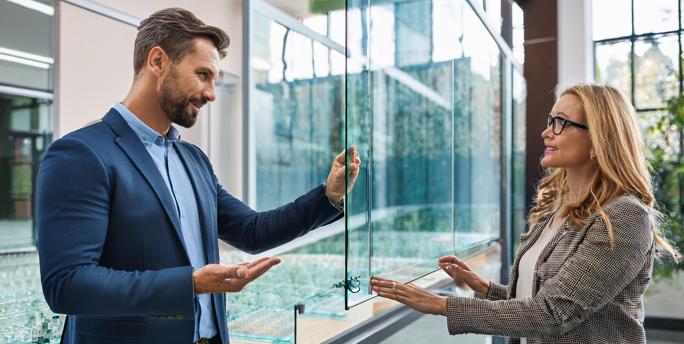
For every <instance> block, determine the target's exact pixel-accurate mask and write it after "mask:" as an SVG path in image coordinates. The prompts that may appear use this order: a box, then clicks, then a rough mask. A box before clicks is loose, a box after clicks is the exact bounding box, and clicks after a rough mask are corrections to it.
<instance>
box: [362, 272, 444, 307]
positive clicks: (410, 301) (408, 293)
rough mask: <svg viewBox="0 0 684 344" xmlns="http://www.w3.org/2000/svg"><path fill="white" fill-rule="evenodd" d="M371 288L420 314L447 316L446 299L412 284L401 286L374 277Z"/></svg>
mask: <svg viewBox="0 0 684 344" xmlns="http://www.w3.org/2000/svg"><path fill="white" fill-rule="evenodd" d="M393 286H394V288H393ZM371 287H372V288H373V291H374V292H376V293H378V295H379V296H382V297H384V298H387V299H391V300H395V301H399V302H401V303H403V304H405V305H407V306H409V307H411V308H413V309H415V310H417V311H418V312H421V313H425V314H433V315H444V316H446V301H447V298H446V297H442V296H439V295H435V294H433V293H431V292H429V291H427V290H425V289H423V288H421V287H418V286H415V285H413V284H411V283H409V284H401V283H399V282H395V281H392V280H388V279H384V278H380V277H373V278H371Z"/></svg>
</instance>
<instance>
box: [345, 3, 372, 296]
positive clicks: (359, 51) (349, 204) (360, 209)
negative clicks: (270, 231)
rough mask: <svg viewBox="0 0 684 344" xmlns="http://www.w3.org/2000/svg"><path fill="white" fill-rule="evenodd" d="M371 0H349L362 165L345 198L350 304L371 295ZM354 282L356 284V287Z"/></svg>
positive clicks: (356, 137)
mask: <svg viewBox="0 0 684 344" xmlns="http://www.w3.org/2000/svg"><path fill="white" fill-rule="evenodd" d="M368 16H369V10H368V1H367V0H366V1H362V0H349V1H347V23H346V28H347V53H348V57H347V59H346V66H347V72H346V104H348V105H347V108H346V112H345V115H346V122H345V124H346V132H345V138H346V146H351V145H352V144H353V145H356V149H357V151H358V152H359V155H360V158H361V161H362V164H361V166H360V167H361V169H360V171H359V176H358V178H357V180H356V183H355V184H354V190H353V192H350V193H348V195H347V197H346V201H345V212H346V213H345V220H346V235H347V238H346V247H345V249H346V251H345V254H346V269H345V271H346V276H345V281H347V283H348V284H349V288H347V292H346V293H345V295H346V303H345V305H346V307H351V306H354V305H356V304H358V303H359V302H361V301H363V300H365V299H367V298H368V295H370V277H371V271H370V268H371V267H370V257H369V255H370V251H371V242H370V239H371V237H370V234H371V232H370V215H371V213H370V199H369V194H370V192H369V190H370V188H371V185H370V171H371V169H370V164H371V152H370V149H371V146H370V135H371V123H370V115H369V114H370V111H369V82H370V79H369V77H370V73H369V71H368V68H367V62H366V61H367V58H368V57H367V54H368V34H369V31H370V26H369V21H368ZM352 283H353V286H352Z"/></svg>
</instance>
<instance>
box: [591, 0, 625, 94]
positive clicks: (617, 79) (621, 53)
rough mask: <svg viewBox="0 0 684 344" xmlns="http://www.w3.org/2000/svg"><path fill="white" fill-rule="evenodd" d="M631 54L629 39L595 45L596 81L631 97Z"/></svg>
mask: <svg viewBox="0 0 684 344" xmlns="http://www.w3.org/2000/svg"><path fill="white" fill-rule="evenodd" d="M594 3H596V1H595V2H594ZM631 54H632V43H631V42H629V41H625V42H617V43H611V44H598V45H596V81H598V82H602V83H605V84H608V85H611V86H615V87H617V88H618V89H619V90H620V91H622V92H623V93H624V94H625V96H627V99H631V98H632V69H631V63H632V62H631V61H632V58H631Z"/></svg>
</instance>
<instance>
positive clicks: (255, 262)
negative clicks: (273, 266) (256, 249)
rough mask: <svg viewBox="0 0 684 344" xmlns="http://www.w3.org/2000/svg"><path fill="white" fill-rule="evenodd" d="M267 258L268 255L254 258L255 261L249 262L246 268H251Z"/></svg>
mask: <svg viewBox="0 0 684 344" xmlns="http://www.w3.org/2000/svg"><path fill="white" fill-rule="evenodd" d="M269 259H270V258H268V257H264V258H261V259H258V260H255V261H253V262H251V263H249V264H248V265H247V268H248V269H251V268H253V267H255V266H257V265H259V264H261V262H263V261H266V260H269Z"/></svg>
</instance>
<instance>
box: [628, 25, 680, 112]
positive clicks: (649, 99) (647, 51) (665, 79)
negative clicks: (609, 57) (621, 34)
mask: <svg viewBox="0 0 684 344" xmlns="http://www.w3.org/2000/svg"><path fill="white" fill-rule="evenodd" d="M677 55H679V38H678V37H677V35H672V36H665V37H660V38H656V39H649V40H639V41H636V42H635V43H634V58H635V62H636V64H635V65H636V66H635V70H634V73H635V75H634V82H635V83H634V85H635V88H634V100H635V104H634V106H636V108H637V109H652V108H662V107H665V102H666V99H667V98H670V97H672V96H674V95H675V94H676V93H677V92H678V91H679V61H678V59H677Z"/></svg>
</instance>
